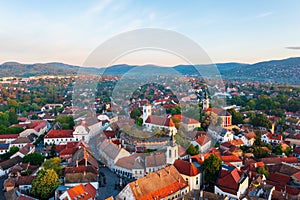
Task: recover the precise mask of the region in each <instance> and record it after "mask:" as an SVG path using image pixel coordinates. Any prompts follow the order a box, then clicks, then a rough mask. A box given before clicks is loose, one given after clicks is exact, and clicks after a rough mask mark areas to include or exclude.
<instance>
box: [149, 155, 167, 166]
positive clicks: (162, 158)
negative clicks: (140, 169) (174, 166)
mask: <svg viewBox="0 0 300 200" xmlns="http://www.w3.org/2000/svg"><path fill="white" fill-rule="evenodd" d="M165 164H166V155H165V154H164V153H156V154H150V155H146V157H145V167H146V168H147V167H159V166H163V165H165Z"/></svg>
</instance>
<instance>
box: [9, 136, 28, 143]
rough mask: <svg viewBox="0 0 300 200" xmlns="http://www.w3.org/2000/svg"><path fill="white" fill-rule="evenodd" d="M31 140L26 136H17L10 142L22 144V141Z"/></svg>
mask: <svg viewBox="0 0 300 200" xmlns="http://www.w3.org/2000/svg"><path fill="white" fill-rule="evenodd" d="M31 142H33V141H31V140H30V139H29V138H28V137H18V138H17V139H15V140H14V141H12V142H11V144H24V143H31Z"/></svg>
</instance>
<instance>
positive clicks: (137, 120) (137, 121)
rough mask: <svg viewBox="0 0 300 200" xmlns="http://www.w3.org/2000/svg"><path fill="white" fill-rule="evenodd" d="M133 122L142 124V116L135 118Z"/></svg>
mask: <svg viewBox="0 0 300 200" xmlns="http://www.w3.org/2000/svg"><path fill="white" fill-rule="evenodd" d="M134 123H135V124H136V125H138V126H143V119H142V118H140V117H139V118H136V119H135V121H134Z"/></svg>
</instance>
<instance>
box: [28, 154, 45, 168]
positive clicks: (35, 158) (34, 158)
mask: <svg viewBox="0 0 300 200" xmlns="http://www.w3.org/2000/svg"><path fill="white" fill-rule="evenodd" d="M44 159H45V157H44V156H43V155H42V154H40V153H37V152H35V153H30V154H27V155H26V156H24V157H23V162H24V163H30V164H31V165H41V164H42V163H43V162H44Z"/></svg>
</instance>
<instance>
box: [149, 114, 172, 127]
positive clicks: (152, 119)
mask: <svg viewBox="0 0 300 200" xmlns="http://www.w3.org/2000/svg"><path fill="white" fill-rule="evenodd" d="M145 122H146V123H149V124H155V125H158V126H167V127H175V124H174V122H173V120H172V118H168V117H161V116H156V115H150V116H149V117H148V118H147V119H146V121H145Z"/></svg>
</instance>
